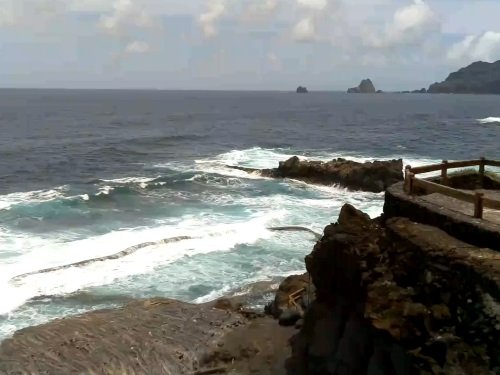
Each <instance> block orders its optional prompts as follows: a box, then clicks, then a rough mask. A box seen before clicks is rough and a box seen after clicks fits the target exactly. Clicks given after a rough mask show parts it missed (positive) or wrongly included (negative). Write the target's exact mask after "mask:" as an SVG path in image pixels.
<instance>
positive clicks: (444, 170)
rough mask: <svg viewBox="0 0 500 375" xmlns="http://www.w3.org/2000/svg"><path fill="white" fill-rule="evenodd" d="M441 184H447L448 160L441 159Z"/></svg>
mask: <svg viewBox="0 0 500 375" xmlns="http://www.w3.org/2000/svg"><path fill="white" fill-rule="evenodd" d="M441 184H443V185H446V186H448V160H443V165H442V167H441Z"/></svg>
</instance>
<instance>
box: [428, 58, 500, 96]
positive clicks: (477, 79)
mask: <svg viewBox="0 0 500 375" xmlns="http://www.w3.org/2000/svg"><path fill="white" fill-rule="evenodd" d="M427 92H428V93H431V94H440V93H447V94H452V93H453V94H500V60H498V61H496V62H494V63H487V62H483V61H478V62H475V63H472V64H471V65H469V66H467V67H465V68H462V69H460V70H459V71H457V72H454V73H451V74H450V75H449V76H448V78H446V80H445V81H444V82H440V83H438V82H436V83H434V84H432V85H431V86H430V87H429V90H427Z"/></svg>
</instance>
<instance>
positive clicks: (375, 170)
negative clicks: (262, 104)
mask: <svg viewBox="0 0 500 375" xmlns="http://www.w3.org/2000/svg"><path fill="white" fill-rule="evenodd" d="M229 167H230V168H234V169H239V170H243V171H245V172H249V173H259V174H261V175H263V176H266V177H273V178H295V179H299V180H303V181H306V182H310V183H316V184H324V185H333V184H338V185H341V186H344V187H347V188H349V189H352V190H363V191H370V192H375V193H379V192H382V191H384V190H385V189H386V188H387V187H389V186H391V185H392V184H394V183H396V182H398V181H402V180H403V172H402V171H403V161H402V160H401V159H399V160H388V161H373V162H366V163H358V162H355V161H352V160H346V159H342V158H338V159H334V160H331V161H328V162H322V161H309V160H300V158H299V157H297V156H294V157H292V158H290V159H288V160H286V161H283V162H280V163H279V166H278V168H274V169H254V168H245V167H236V166H229Z"/></svg>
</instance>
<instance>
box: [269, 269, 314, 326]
mask: <svg viewBox="0 0 500 375" xmlns="http://www.w3.org/2000/svg"><path fill="white" fill-rule="evenodd" d="M314 291H315V288H314V285H312V283H311V280H310V279H309V274H307V273H305V274H303V275H292V276H289V277H287V278H286V279H285V280H283V282H282V283H281V284H280V286H279V288H278V291H277V292H276V295H275V298H274V300H273V301H272V302H271V303H269V304H268V305H267V306H266V313H267V314H269V315H272V316H273V317H274V318H275V319H278V318H280V317H281V315H282V314H283V312H285V311H287V310H292V311H297V312H298V313H299V314H300V315H302V314H303V311H304V310H305V309H306V308H307V307H308V305H309V304H310V300H312V299H314ZM293 294H296V295H297V298H296V299H295V303H296V304H297V305H294V304H291V303H290V299H289V296H290V295H293Z"/></svg>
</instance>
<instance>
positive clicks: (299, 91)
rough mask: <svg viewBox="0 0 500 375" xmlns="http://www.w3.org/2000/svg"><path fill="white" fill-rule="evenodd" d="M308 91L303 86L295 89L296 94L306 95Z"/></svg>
mask: <svg viewBox="0 0 500 375" xmlns="http://www.w3.org/2000/svg"><path fill="white" fill-rule="evenodd" d="M308 92H309V91H307V87H304V86H299V87H297V94H307V93H308Z"/></svg>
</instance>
